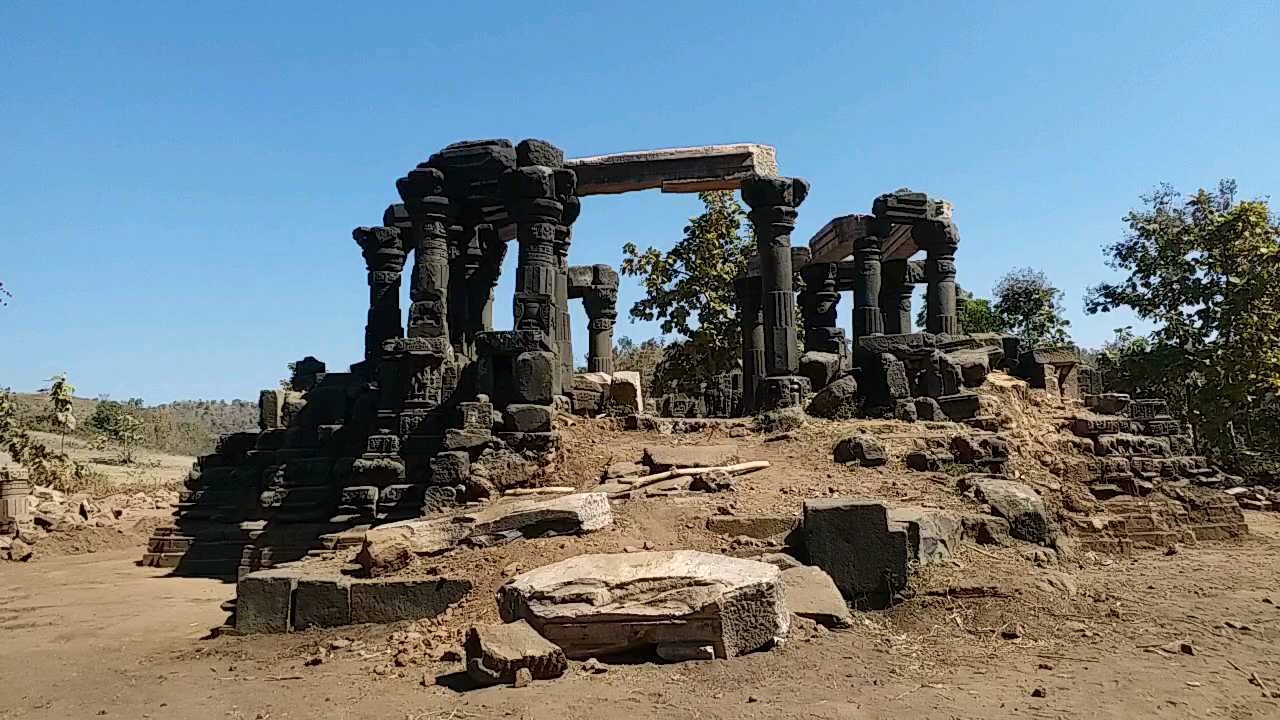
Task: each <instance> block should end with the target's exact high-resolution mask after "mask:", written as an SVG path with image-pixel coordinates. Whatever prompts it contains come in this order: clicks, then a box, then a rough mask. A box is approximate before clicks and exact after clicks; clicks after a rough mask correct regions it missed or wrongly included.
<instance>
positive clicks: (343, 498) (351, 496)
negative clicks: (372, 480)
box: [338, 485, 380, 510]
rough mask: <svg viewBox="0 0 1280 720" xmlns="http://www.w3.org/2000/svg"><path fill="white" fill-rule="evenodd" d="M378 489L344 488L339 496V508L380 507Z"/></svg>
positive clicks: (369, 487) (365, 486) (364, 487)
mask: <svg viewBox="0 0 1280 720" xmlns="http://www.w3.org/2000/svg"><path fill="white" fill-rule="evenodd" d="M379 494H380V493H379V491H378V488H376V487H372V486H367V485H361V486H356V487H345V488H342V492H341V493H340V494H339V496H338V508H339V510H342V509H344V508H360V509H364V508H369V509H371V510H372V509H373V508H376V507H377V505H378V496H379Z"/></svg>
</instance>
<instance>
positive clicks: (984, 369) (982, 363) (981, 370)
mask: <svg viewBox="0 0 1280 720" xmlns="http://www.w3.org/2000/svg"><path fill="white" fill-rule="evenodd" d="M950 356H951V359H952V360H954V361H955V362H956V363H957V364H958V365H959V366H960V377H961V379H962V381H963V382H964V386H965V387H971V388H974V387H978V386H980V385H982V383H984V382H986V380H987V375H988V374H990V372H991V355H990V354H989V353H987V351H985V350H965V351H961V352H954V353H950Z"/></svg>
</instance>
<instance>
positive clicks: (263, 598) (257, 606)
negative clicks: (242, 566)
mask: <svg viewBox="0 0 1280 720" xmlns="http://www.w3.org/2000/svg"><path fill="white" fill-rule="evenodd" d="M297 587H298V572H297V571H296V570H259V571H258V572H254V573H249V574H248V575H245V576H244V577H242V578H240V581H239V582H237V583H236V630H238V631H239V632H242V633H284V632H289V631H290V630H292V629H293V623H292V618H293V592H294V590H296V589H297Z"/></svg>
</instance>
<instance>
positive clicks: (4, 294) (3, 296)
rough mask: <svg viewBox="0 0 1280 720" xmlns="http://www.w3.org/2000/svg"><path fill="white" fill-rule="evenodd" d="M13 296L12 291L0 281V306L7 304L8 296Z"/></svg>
mask: <svg viewBox="0 0 1280 720" xmlns="http://www.w3.org/2000/svg"><path fill="white" fill-rule="evenodd" d="M11 297H13V293H11V292H9V290H8V289H7V288H5V286H4V283H2V282H0V307H4V306H5V305H8V304H9V298H11Z"/></svg>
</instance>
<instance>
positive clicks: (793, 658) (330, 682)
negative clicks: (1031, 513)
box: [0, 513, 1280, 720]
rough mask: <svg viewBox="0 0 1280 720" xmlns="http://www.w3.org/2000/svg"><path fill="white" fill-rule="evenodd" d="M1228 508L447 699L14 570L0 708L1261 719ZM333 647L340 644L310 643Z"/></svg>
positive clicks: (205, 595) (153, 575)
mask: <svg viewBox="0 0 1280 720" xmlns="http://www.w3.org/2000/svg"><path fill="white" fill-rule="evenodd" d="M1248 520H1249V523H1250V525H1251V527H1252V529H1253V535H1252V536H1251V537H1249V538H1247V539H1244V540H1242V541H1235V542H1229V543H1202V544H1200V545H1198V546H1194V547H1183V548H1182V549H1181V550H1180V551H1179V552H1178V553H1177V554H1175V555H1171V556H1167V555H1164V554H1161V553H1151V552H1149V553H1144V554H1140V555H1138V556H1135V558H1134V559H1133V560H1123V559H1116V560H1107V559H1104V560H1102V561H1100V562H1098V563H1095V564H1092V565H1088V566H1085V567H1079V568H1075V569H1073V570H1072V571H1071V572H1066V571H1059V570H1039V569H1036V568H1034V567H1033V566H1031V565H1030V563H1028V562H1026V561H1025V560H1023V559H1022V558H1021V557H1020V556H1019V555H1018V554H1017V553H1016V551H1014V550H1013V549H1007V550H1004V551H1000V552H999V553H991V555H992V556H993V557H988V556H987V555H984V554H979V553H978V552H977V550H979V549H977V548H972V547H966V548H965V549H964V550H962V552H961V554H960V556H959V558H958V559H957V561H956V562H955V563H954V564H953V565H951V566H948V567H947V568H944V569H942V571H941V572H939V573H934V574H931V575H928V576H925V577H922V578H919V581H918V583H917V585H918V586H919V588H918V589H919V590H921V591H924V590H926V589H927V588H930V587H945V586H946V585H947V584H948V583H950V582H952V581H953V580H954V579H955V578H956V577H966V578H971V579H972V578H973V577H975V576H981V575H983V574H985V577H987V578H998V577H1006V578H1008V577H1009V576H1010V575H1011V573H1014V572H1015V571H1016V575H1017V579H1016V580H1011V579H1007V580H1006V585H1007V586H1008V587H1009V588H1010V589H1013V590H1014V592H1013V594H1012V597H1007V598H997V597H990V598H976V599H967V600H960V599H948V598H940V597H928V596H925V595H924V593H923V592H921V594H920V595H918V596H917V597H916V598H915V599H912V600H909V601H907V602H906V603H903V604H902V605H899V606H898V607H896V608H895V609H893V610H891V611H889V612H886V613H866V614H859V615H858V616H857V617H858V622H857V624H856V626H855V628H854V629H852V630H848V631H841V632H834V633H826V632H821V633H817V634H814V635H813V636H811V637H809V638H807V639H796V640H792V641H789V642H788V643H787V644H786V645H784V646H782V647H780V648H776V649H774V650H773V651H770V652H761V653H756V654H753V655H748V656H745V657H740V658H734V659H729V660H714V661H707V662H695V663H684V664H680V665H661V664H653V663H640V664H634V665H612V666H609V669H608V671H607V672H606V673H604V674H598V675H596V674H586V673H584V672H582V670H581V667H580V665H579V664H577V663H575V664H574V667H573V668H571V670H570V673H569V674H568V675H567V676H565V677H563V678H561V679H559V680H555V681H546V682H538V683H534V684H533V685H531V686H529V687H526V688H520V689H513V688H489V689H482V690H471V691H466V692H459V691H456V690H454V689H451V688H450V685H451V684H452V682H453V674H454V673H457V672H458V671H459V670H460V669H461V665H460V664H459V663H456V662H455V663H448V662H432V663H429V664H427V665H426V666H424V667H411V668H401V669H397V671H396V672H393V673H389V674H385V675H382V674H379V673H378V672H377V667H378V666H379V665H382V664H385V662H386V658H385V656H384V655H383V653H385V650H384V649H383V648H384V647H385V640H386V637H387V635H388V633H389V632H391V631H392V630H394V628H389V627H379V626H365V627H360V628H347V629H342V630H340V631H327V632H320V631H308V632H304V633H297V634H294V635H291V636H277V637H263V636H258V637H231V636H221V637H215V638H209V637H208V636H209V634H210V630H211V629H212V628H214V627H216V626H218V625H220V624H221V623H222V621H223V619H224V618H225V613H224V612H222V610H221V609H220V607H219V606H220V604H221V603H222V601H224V600H227V599H229V598H230V597H231V596H232V595H233V594H234V587H233V586H231V585H228V584H223V583H219V582H216V581H211V580H199V579H178V578H168V577H162V575H163V571H159V570H154V569H149V568H140V567H136V566H135V565H134V564H133V563H134V560H136V558H137V553H136V552H117V553H111V554H103V553H99V554H97V555H91V556H76V557H61V558H50V559H48V560H46V561H45V562H41V563H39V564H16V563H12V564H7V565H4V566H0V678H4V683H3V686H4V690H3V697H4V701H3V704H2V706H0V718H6V719H7V718H93V717H121V718H237V719H238V718H248V719H256V720H267V719H268V718H320V717H323V718H383V719H385V718H396V719H399V718H414V719H417V718H441V719H443V718H490V717H521V718H555V719H556V720H565V719H568V718H609V719H612V718H627V719H628V720H632V719H634V718H658V717H661V718H671V717H691V718H793V717H794V718H801V717H816V718H855V717H856V718H882V717H883V718H901V717H939V718H998V717H999V718H1003V717H1010V718H1013V717H1019V718H1025V717H1036V718H1074V717H1097V718H1145V717H1162V718H1163V717H1178V718H1182V717H1204V718H1275V717H1280V699H1275V698H1271V697H1268V696H1267V695H1266V692H1267V691H1269V690H1278V689H1280V644H1278V642H1277V640H1278V639H1280V563H1277V562H1276V560H1275V558H1276V557H1277V554H1278V553H1280V517H1278V516H1277V515H1275V514H1259V513H1250V514H1249V516H1248ZM532 542H534V543H552V542H555V539H548V540H543V541H532ZM982 552H983V553H988V552H990V551H988V550H982ZM953 576H954V577H953ZM1063 578H1066V579H1067V584H1066V586H1065V588H1064V587H1063V586H1062V585H1061V584H1060V583H1061V582H1062V580H1063ZM1038 579H1039V580H1048V581H1049V583H1050V584H1049V585H1044V584H1043V583H1039V584H1038ZM1019 584H1023V585H1026V586H1027V587H1036V586H1039V587H1043V588H1045V589H1048V590H1050V591H1049V592H1044V593H1041V592H1034V591H1032V592H1028V593H1022V592H1019V591H1018V588H1017V587H1015V586H1017V585H1019ZM1054 588H1057V590H1056V591H1055V590H1054ZM1228 622H1230V623H1231V624H1233V625H1236V626H1243V628H1245V629H1240V628H1239V627H1237V628H1232V627H1228V626H1227V625H1226V623H1228ZM1011 635H1017V636H1018V637H1009V636H1011ZM334 640H338V641H339V642H338V643H336V644H346V643H347V642H348V641H351V644H350V645H347V647H345V648H343V649H342V650H335V651H333V652H329V653H318V652H317V650H318V649H322V648H328V647H329V646H330V644H331V643H333V641H334ZM1171 642H1173V643H1179V644H1180V643H1188V644H1189V645H1190V650H1191V652H1193V653H1194V654H1185V653H1184V652H1182V651H1181V650H1180V649H1174V651H1173V652H1169V651H1167V650H1165V649H1163V646H1165V645H1167V644H1168V643H1171ZM318 657H323V662H321V663H319V664H314V663H315V660H314V659H313V658H318ZM309 660H310V662H311V663H312V664H310V665H309V664H308V661H309ZM1251 677H1256V679H1257V680H1258V681H1260V682H1261V683H1262V687H1259V686H1258V685H1256V684H1254V683H1253V682H1251ZM1037 689H1039V690H1041V691H1042V692H1043V695H1044V697H1033V696H1032V694H1033V692H1034V691H1036V690H1037Z"/></svg>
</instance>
